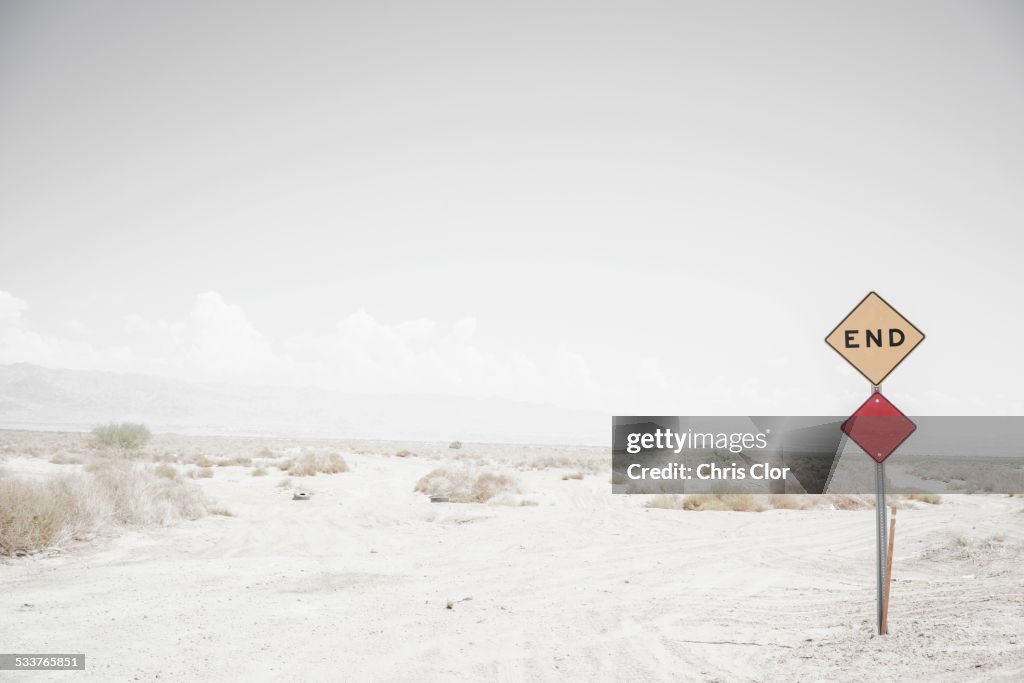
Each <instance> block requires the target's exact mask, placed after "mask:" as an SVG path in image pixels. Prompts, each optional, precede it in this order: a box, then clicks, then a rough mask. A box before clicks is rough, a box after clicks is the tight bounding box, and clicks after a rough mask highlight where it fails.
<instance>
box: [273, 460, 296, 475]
mask: <svg viewBox="0 0 1024 683" xmlns="http://www.w3.org/2000/svg"><path fill="white" fill-rule="evenodd" d="M292 462H293V461H292V459H291V458H288V459H286V460H282V461H281V462H279V463H277V465H276V467H277V469H279V470H281V471H282V472H287V471H288V470H289V469H291V466H292Z"/></svg>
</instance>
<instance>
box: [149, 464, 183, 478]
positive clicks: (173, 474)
mask: <svg viewBox="0 0 1024 683" xmlns="http://www.w3.org/2000/svg"><path fill="white" fill-rule="evenodd" d="M153 474H155V475H156V476H158V477H163V478H164V479H177V478H178V470H177V469H176V468H174V467H172V466H170V465H168V464H166V463H163V464H160V465H157V466H156V467H154V468H153Z"/></svg>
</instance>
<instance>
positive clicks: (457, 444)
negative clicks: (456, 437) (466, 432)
mask: <svg viewBox="0 0 1024 683" xmlns="http://www.w3.org/2000/svg"><path fill="white" fill-rule="evenodd" d="M448 448H462V442H461V441H452V442H451V443H450V444H448Z"/></svg>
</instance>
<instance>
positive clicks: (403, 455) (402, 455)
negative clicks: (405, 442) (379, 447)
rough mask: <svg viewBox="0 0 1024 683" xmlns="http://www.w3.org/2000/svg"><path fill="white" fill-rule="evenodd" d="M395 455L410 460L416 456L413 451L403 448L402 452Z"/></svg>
mask: <svg viewBox="0 0 1024 683" xmlns="http://www.w3.org/2000/svg"><path fill="white" fill-rule="evenodd" d="M395 455H396V456H398V457H399V458H408V457H409V456H410V455H416V454H415V453H413V452H412V451H407V450H405V449H404V448H403V449H402V450H400V451H398V452H397V453H395Z"/></svg>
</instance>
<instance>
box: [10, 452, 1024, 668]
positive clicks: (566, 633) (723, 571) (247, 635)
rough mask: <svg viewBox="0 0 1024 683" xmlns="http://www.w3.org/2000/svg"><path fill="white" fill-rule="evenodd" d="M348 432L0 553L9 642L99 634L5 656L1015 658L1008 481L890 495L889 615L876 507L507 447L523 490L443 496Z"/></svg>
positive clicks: (371, 662)
mask: <svg viewBox="0 0 1024 683" xmlns="http://www.w3.org/2000/svg"><path fill="white" fill-rule="evenodd" d="M346 458H347V459H348V460H349V463H350V465H351V466H353V471H351V472H349V473H346V474H338V475H330V476H325V475H320V476H317V477H313V478H308V479H294V481H295V482H296V483H297V484H299V485H302V486H306V487H307V488H308V489H309V490H311V491H313V492H314V495H313V497H312V498H311V499H310V500H309V501H306V502H294V501H292V499H291V492H289V491H285V490H283V489H280V488H278V487H277V484H278V482H279V481H280V480H281V478H283V475H282V474H280V473H278V472H277V470H271V475H270V476H267V477H252V476H251V475H250V470H249V469H247V468H242V467H230V468H217V469H216V476H215V477H214V478H213V479H208V480H202V479H201V480H197V483H199V484H200V485H201V486H202V487H203V488H204V489H205V490H206V492H207V493H208V494H209V496H210V497H211V498H213V499H214V500H215V501H216V502H217V504H218V505H221V506H223V507H226V508H228V509H229V510H230V511H232V512H233V513H234V515H235V516H234V517H218V516H214V517H208V518H205V519H202V520H199V521H196V522H189V523H185V524H182V525H179V526H177V527H173V528H168V529H154V530H147V531H144V532H130V533H127V534H124V535H122V536H120V537H118V538H115V539H105V540H101V541H99V542H97V543H95V544H93V545H91V546H86V547H80V548H76V549H72V550H71V551H70V552H67V553H65V554H62V555H59V556H55V557H53V556H50V557H47V556H35V557H32V558H23V559H16V560H7V561H4V562H0V615H2V618H0V651H2V652H39V653H45V652H53V653H73V652H81V653H86V655H87V658H88V659H87V666H88V669H87V671H85V672H38V673H30V672H17V673H13V672H0V680H5V681H6V680H11V681H22V680H24V681H36V680H59V681H71V680H75V681H79V680H83V681H84V680H90V681H93V680H104V681H106V680H109V681H131V680H147V681H151V680H157V679H159V680H166V681H190V680H214V681H220V680H225V681H226V680H245V681H492V680H493V681H535V680H550V681H567V680H568V681H613V680H621V681H820V680H828V681H864V680H908V681H963V680H984V681H993V680H994V681H999V680H1002V681H1020V680H1024V579H1022V576H1024V574H1022V571H1024V570H1022V566H1024V551H1022V548H1024V514H1022V511H1024V499H1022V498H1021V497H1008V496H947V497H946V498H945V502H944V503H943V504H942V505H939V506H924V505H922V506H920V507H918V508H915V509H905V510H901V511H900V512H899V514H898V518H897V532H896V555H895V577H896V582H895V583H894V584H893V587H892V606H891V614H890V629H891V631H892V635H890V636H888V637H877V636H875V635H873V629H874V618H875V602H874V600H875V581H874V526H873V519H874V512H873V511H872V510H857V511H838V510H837V511H828V510H820V511H795V510H776V511H769V512H762V513H749V512H687V511H679V510H659V509H646V508H644V507H643V506H642V505H643V502H644V498H642V497H638V496H624V495H618V496H616V495H612V494H611V493H610V490H611V485H610V483H609V478H608V474H607V473H604V474H601V475H588V476H587V477H586V478H585V479H583V480H579V481H577V480H568V481H563V480H562V478H561V475H562V474H563V473H564V471H563V470H558V469H546V470H539V471H527V472H520V473H517V475H516V476H518V478H519V480H520V482H521V484H522V487H523V490H524V491H526V492H529V494H530V495H529V496H527V497H528V498H531V499H533V500H536V501H539V502H540V505H539V506H537V507H510V506H493V505H459V504H431V503H430V502H428V500H427V498H426V497H425V496H423V495H421V494H417V493H414V492H413V485H414V483H415V482H416V480H417V479H418V478H419V477H420V476H422V475H423V474H424V473H426V472H428V471H429V470H431V469H433V468H434V467H436V466H437V465H438V463H437V462H436V461H429V460H424V459H420V458H418V457H410V458H395V457H384V456H381V455H346ZM32 462H35V463H38V462H40V461H38V460H35V461H31V460H25V459H14V460H8V461H7V462H4V463H3V464H2V466H3V467H4V468H5V469H7V470H8V471H9V472H15V473H16V472H19V471H21V470H23V469H25V468H26V467H27V468H29V469H31V467H30V466H29V465H28V464H27V463H32ZM37 467H38V466H37ZM958 535H959V536H962V537H963V538H965V539H967V540H968V541H969V543H971V544H972V545H971V546H970V549H969V552H961V551H958V550H956V547H955V545H954V544H953V543H952V539H953V538H954V537H956V536H958ZM992 537H995V538H996V539H999V540H998V541H996V542H992V543H988V544H986V543H984V542H983V541H984V540H985V539H991V538H992ZM448 601H460V602H455V604H454V605H453V609H446V604H447V603H448Z"/></svg>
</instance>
